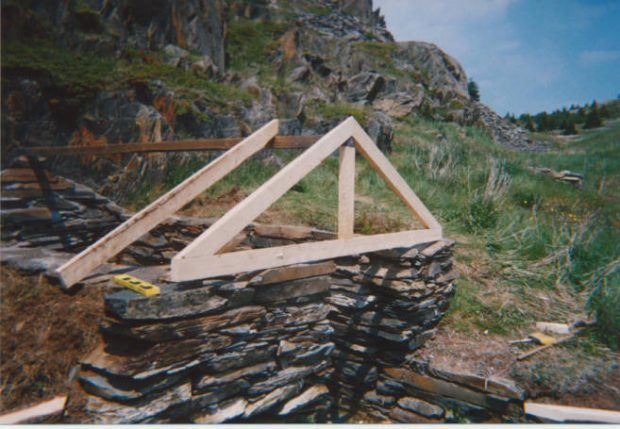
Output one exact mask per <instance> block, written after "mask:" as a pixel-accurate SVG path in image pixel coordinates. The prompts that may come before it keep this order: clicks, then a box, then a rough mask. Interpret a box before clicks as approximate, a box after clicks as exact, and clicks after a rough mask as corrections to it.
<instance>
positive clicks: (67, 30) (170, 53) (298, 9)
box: [2, 0, 531, 194]
mask: <svg viewBox="0 0 620 429" xmlns="http://www.w3.org/2000/svg"><path fill="white" fill-rule="evenodd" d="M2 20H3V25H2V42H3V50H2V75H3V80H2V86H3V88H2V89H3V91H2V107H3V109H2V140H3V145H2V155H3V163H6V162H8V161H10V159H11V157H12V153H14V150H15V149H16V148H19V147H24V146H30V145H67V144H73V145H88V144H112V143H121V142H129V141H142V142H152V141H159V140H162V139H176V138H188V137H191V138H201V137H203V138H206V137H225V136H234V135H245V134H247V133H249V132H251V130H253V129H255V128H257V127H258V126H260V125H262V124H263V123H265V122H267V121H268V120H270V119H271V118H274V117H279V118H281V119H282V120H283V121H282V124H283V125H282V130H281V133H283V134H315V133H323V132H325V131H327V130H328V129H329V128H331V127H332V126H334V125H335V124H336V123H338V122H339V121H340V120H342V119H343V118H344V117H346V116H349V115H353V116H355V117H356V118H357V119H358V120H359V121H360V122H361V123H362V124H363V125H364V126H365V127H366V129H367V130H368V131H369V132H370V134H371V136H372V137H373V138H374V139H375V140H376V141H377V142H378V143H379V145H380V146H381V147H382V148H383V149H385V150H389V147H390V143H391V139H392V136H393V124H394V121H397V120H403V119H406V118H407V117H409V116H412V115H423V116H427V117H432V118H434V119H437V120H446V121H456V122H459V123H462V124H478V125H481V126H483V127H486V128H488V129H489V130H490V131H491V134H492V135H493V136H494V137H495V139H496V141H497V142H498V143H500V144H505V145H508V146H514V147H519V148H525V149H527V148H530V147H531V142H530V141H529V140H528V139H527V136H526V134H525V133H524V132H522V131H520V130H519V129H517V128H515V127H514V126H513V125H511V124H509V123H508V122H507V121H504V120H503V119H501V118H500V117H498V116H497V115H496V114H495V113H494V112H493V111H491V110H490V109H488V108H486V107H485V106H483V105H480V104H479V103H476V102H473V101H472V100H471V99H470V97H469V95H468V92H467V76H466V74H465V71H464V70H463V69H462V67H461V66H460V65H459V64H458V62H457V61H456V60H455V59H453V58H451V57H450V56H449V55H447V54H446V53H445V52H443V51H442V50H441V49H439V48H438V47H436V46H434V45H432V44H429V43H423V42H399V43H397V42H395V41H394V39H393V37H392V35H391V34H390V32H389V31H388V30H387V29H386V26H385V21H384V19H383V17H382V16H381V15H380V13H379V12H378V11H376V10H373V5H372V1H371V0H301V1H296V2H290V1H285V0H272V1H268V0H228V1H226V0H181V1H174V2H171V1H164V0H154V1H145V0H70V1H65V0H50V1H45V2H43V1H30V2H18V1H12V0H8V1H6V2H4V3H3V4H2ZM165 159H166V158H164V157H163V156H159V155H151V156H149V157H141V156H134V157H127V158H125V159H120V158H119V159H92V160H88V161H87V162H85V161H84V160H82V162H81V163H79V165H78V163H75V162H73V161H59V162H58V163H56V165H57V166H58V168H62V169H63V170H65V171H64V172H65V173H66V172H67V170H69V171H71V170H73V171H74V172H75V174H76V175H78V176H79V172H80V171H84V170H86V171H87V172H88V175H89V176H90V177H91V180H92V181H91V182H90V184H93V185H94V184H95V183H98V184H99V185H100V186H101V181H104V182H106V180H107V178H109V177H112V178H113V179H112V181H111V182H110V183H105V185H104V186H105V189H107V190H108V191H109V192H110V193H111V194H118V193H119V192H121V191H123V192H124V191H126V189H127V186H126V183H123V180H118V179H119V177H120V178H125V179H124V180H131V183H136V182H137V181H138V182H139V180H137V179H139V177H134V176H135V174H132V175H130V176H131V178H128V177H127V174H126V172H125V171H124V170H125V168H124V167H125V166H126V165H127V163H131V165H132V168H133V169H134V170H135V171H141V172H143V173H144V172H148V171H150V170H153V168H150V167H155V170H156V173H152V172H151V173H148V174H151V175H152V174H155V176H154V177H155V179H156V178H157V175H158V174H160V173H161V171H160V173H157V171H159V170H160V169H161V168H165V165H166V163H165V162H164V160H165ZM84 164H86V165H84ZM157 166H159V167H157ZM147 167H149V168H147ZM93 174H94V175H93ZM144 174H146V173H144ZM144 174H142V176H144ZM114 178H116V179H114Z"/></svg>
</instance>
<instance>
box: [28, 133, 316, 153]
mask: <svg viewBox="0 0 620 429" xmlns="http://www.w3.org/2000/svg"><path fill="white" fill-rule="evenodd" d="M320 137H321V136H276V137H274V138H273V139H271V140H270V141H269V142H268V144H267V145H266V146H265V148H271V149H305V148H308V147H310V146H312V145H313V144H314V143H316V142H317V141H318V140H319V138H320ZM241 141H243V138H241V137H233V138H226V139H198V140H167V141H163V142H159V143H123V144H111V145H101V146H42V147H32V148H24V149H22V150H21V152H22V153H23V154H26V155H38V156H52V155H58V156H67V155H115V154H119V153H139V152H182V151H209V150H228V149H230V148H232V147H234V146H235V145H237V144H239V143H240V142H241Z"/></svg>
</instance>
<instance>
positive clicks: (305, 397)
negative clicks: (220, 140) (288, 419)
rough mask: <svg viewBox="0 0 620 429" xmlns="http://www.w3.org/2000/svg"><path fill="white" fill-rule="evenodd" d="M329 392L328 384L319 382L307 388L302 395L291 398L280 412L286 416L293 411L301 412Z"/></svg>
mask: <svg viewBox="0 0 620 429" xmlns="http://www.w3.org/2000/svg"><path fill="white" fill-rule="evenodd" d="M328 394H329V389H328V388H327V386H325V385H323V384H317V385H316V386H312V387H310V388H309V389H306V390H305V391H304V392H303V393H302V394H301V395H299V396H296V397H295V398H293V399H291V400H289V401H288V402H287V403H286V404H284V406H283V407H282V409H281V410H280V412H279V413H278V414H279V415H281V416H286V415H288V414H291V413H295V412H299V411H300V410H302V409H304V408H305V407H308V406H309V405H312V404H314V403H315V402H317V401H318V400H320V399H321V398H322V397H324V396H326V395H328Z"/></svg>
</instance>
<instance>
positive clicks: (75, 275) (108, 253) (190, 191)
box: [56, 120, 279, 288]
mask: <svg viewBox="0 0 620 429" xmlns="http://www.w3.org/2000/svg"><path fill="white" fill-rule="evenodd" d="M278 126H279V122H278V121H277V120H273V121H271V122H269V123H268V124H267V125H265V126H263V127H262V128H260V129H259V130H258V131H256V132H254V133H253V134H251V135H250V136H248V137H247V138H245V139H244V140H243V141H242V142H241V143H239V144H238V145H235V146H234V147H233V148H232V149H230V150H228V151H227V152H225V153H224V154H222V155H221V156H220V157H219V158H217V159H215V160H214V161H213V162H211V163H209V164H208V165H207V166H205V167H203V168H202V169H201V170H199V171H197V172H196V173H194V174H193V175H192V176H190V177H189V178H187V179H185V180H184V181H183V182H181V183H180V184H179V185H177V186H176V187H174V188H173V189H172V190H171V191H169V192H168V193H166V194H164V195H162V196H161V197H159V198H158V199H157V200H156V201H154V202H153V203H151V204H149V205H148V206H147V207H145V208H144V209H142V210H140V211H139V212H138V213H136V214H135V215H134V216H132V217H131V218H130V219H128V220H127V221H126V222H124V223H123V224H121V225H119V226H118V227H117V228H115V229H114V230H112V231H111V232H109V233H108V234H107V235H105V236H104V237H103V238H101V239H99V240H98V241H97V242H96V243H94V244H92V245H91V246H89V247H88V248H86V249H85V250H84V251H82V252H81V253H79V254H77V255H76V256H74V257H73V258H71V259H70V260H69V261H68V262H67V263H65V264H64V265H62V266H61V267H60V268H58V269H57V271H56V275H57V276H58V278H59V279H60V281H61V284H62V286H63V287H64V288H69V287H71V286H73V285H74V284H76V283H77V282H79V281H80V280H81V279H83V278H84V277H86V276H87V275H88V274H89V273H90V272H91V271H93V270H94V269H95V268H96V267H97V266H98V265H100V264H102V263H104V262H106V261H107V260H108V259H109V258H111V257H113V256H115V255H117V254H118V253H119V252H120V251H121V250H123V249H124V248H125V247H127V246H129V245H130V244H131V243H133V242H134V241H135V240H137V239H138V238H140V237H141V236H142V235H144V234H146V233H147V232H149V231H150V230H151V229H153V228H155V227H156V226H157V225H158V224H159V223H161V222H163V221H164V220H166V219H167V218H169V217H170V216H171V215H173V214H174V213H175V212H176V211H177V210H179V209H181V208H182V207H183V206H184V205H185V204H187V203H188V202H190V201H191V200H193V199H194V198H196V197H197V196H198V195H199V194H200V193H201V192H203V191H204V190H205V189H208V188H209V187H210V186H212V185H213V184H214V183H216V182H217V181H219V180H220V179H221V178H222V177H224V176H225V175H226V174H228V173H230V172H231V171H232V170H234V169H235V168H237V167H238V166H239V165H240V164H241V163H242V162H243V161H245V160H246V159H248V158H249V157H250V156H252V155H253V154H255V153H256V152H258V151H259V150H261V149H262V148H264V147H265V145H266V144H267V143H268V142H269V141H270V140H271V139H273V138H274V137H275V135H276V134H277V133H278ZM237 232H239V231H237ZM237 232H235V233H234V234H231V235H230V236H228V237H227V238H228V240H230V239H231V238H232V237H233V236H234V235H235V234H236V233H237ZM228 240H227V241H228ZM224 244H226V242H224V243H222V245H221V246H220V247H222V246H223V245H224Z"/></svg>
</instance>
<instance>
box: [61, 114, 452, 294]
mask: <svg viewBox="0 0 620 429" xmlns="http://www.w3.org/2000/svg"><path fill="white" fill-rule="evenodd" d="M278 127H279V122H278V121H277V120H273V121H271V122H269V123H268V124H266V125H264V126H263V127H262V128H260V129H259V130H257V131H256V132H254V133H253V134H251V135H250V136H248V137H246V138H245V139H244V140H243V141H241V142H240V143H238V144H237V145H235V146H234V147H233V148H231V149H230V150H228V151H227V152H225V153H224V154H222V155H221V156H220V157H219V158H217V159H216V160H215V161H213V162H211V163H210V164H208V165H206V166H205V167H203V168H202V169H201V170H199V171H198V172H196V173H194V174H193V175H192V176H190V177H189V178H187V179H186V180H185V181H183V182H182V183H180V184H179V185H177V186H176V187H175V188H173V189H172V190H170V191H169V192H168V193H166V194H164V195H163V196H161V197H160V198H158V199H157V200H156V201H154V202H153V203H151V204H149V205H148V206H147V207H145V208H144V209H142V210H140V211H139V212H138V213H136V214H135V215H133V216H132V217H131V218H130V219H128V220H127V221H125V222H124V223H122V224H121V225H119V226H118V227H116V228H115V229H114V230H112V231H110V232H109V233H108V234H106V235H105V236H104V237H102V238H101V239H99V240H98V241H97V242H95V243H94V244H92V245H91V246H89V247H88V248H86V249H85V250H83V251H82V252H81V253H79V254H77V255H75V256H74V257H73V258H71V259H70V260H69V261H68V262H66V263H65V264H63V265H62V266H61V267H60V268H58V269H57V270H56V271H55V274H56V276H57V277H58V278H59V279H60V282H61V285H62V286H63V287H64V288H69V287H71V286H73V285H75V284H76V283H78V282H79V281H80V280H82V279H83V278H84V277H86V276H87V275H88V274H90V273H91V272H92V271H93V270H94V269H95V268H97V267H98V266H99V265H101V264H103V263H105V262H106V261H107V260H108V259H109V258H111V257H113V256H115V255H117V254H118V253H119V252H121V251H122V250H123V249H124V248H126V247H127V246H129V245H130V244H131V243H133V242H134V241H136V240H137V239H139V238H140V237H141V236H142V235H144V234H146V233H147V232H149V231H150V230H152V229H153V228H155V227H156V226H157V225H158V224H160V223H161V222H163V221H164V220H166V219H167V218H169V217H170V216H171V215H173V214H174V213H175V212H176V211H178V210H179V209H181V208H182V207H183V206H184V205H185V204H187V203H188V202H190V201H191V200H193V199H194V198H195V197H197V196H198V195H199V194H200V193H202V192H203V191H205V190H206V189H208V188H209V187H210V186H212V185H213V184H214V183H216V182H217V181H219V180H220V179H222V178H223V177H224V176H225V175H226V174H228V173H230V172H231V171H232V170H234V169H235V168H237V167H238V166H239V165H240V164H241V163H243V162H244V161H245V160H246V159H248V158H249V157H251V156H252V155H253V154H255V153H256V152H258V151H259V150H261V149H263V148H264V147H266V146H267V144H269V142H270V141H272V140H273V139H274V138H275V136H276V135H277V133H278ZM351 140H353V141H354V142H355V147H353V145H351V144H350V143H349V142H350V141H351ZM338 148H340V172H339V185H338V189H339V191H338V193H339V199H338V239H337V240H328V241H319V242H312V243H302V244H296V245H290V246H281V247H274V248H268V249H255V250H247V251H240V252H232V253H225V254H216V252H218V250H220V249H221V248H222V247H223V246H224V245H225V244H226V243H227V242H229V241H230V240H231V239H232V238H233V237H234V236H235V234H237V233H238V232H240V231H241V230H242V229H243V228H244V227H245V226H246V225H247V224H248V223H250V222H252V221H253V220H254V219H255V218H256V217H258V216H259V215H260V214H261V213H262V212H263V211H264V210H265V209H267V208H268V207H269V206H270V205H271V204H272V203H273V202H275V201H276V200H277V199H278V198H280V197H281V196H282V195H284V193H285V192H286V191H287V190H289V189H290V188H291V187H292V186H294V185H295V184H296V183H297V182H298V181H299V180H301V179H302V178H303V177H304V176H305V175H306V174H308V173H309V172H310V171H312V170H313V169H314V168H315V167H316V166H318V165H319V164H320V163H321V162H322V161H323V160H324V159H325V158H327V157H328V156H329V155H330V154H332V153H333V152H334V151H335V150H336V149H338ZM356 149H357V150H358V151H359V152H360V153H361V154H362V155H363V156H364V157H365V158H366V159H367V160H368V161H369V163H370V164H371V166H372V167H373V168H374V169H375V170H376V171H377V172H378V173H379V175H381V176H382V177H383V178H384V180H385V181H386V182H387V184H388V185H389V186H390V188H391V189H392V190H393V191H394V192H395V193H396V194H397V195H398V196H399V197H400V198H401V199H402V200H403V201H404V202H405V204H406V205H407V206H408V207H409V209H410V210H411V211H412V212H413V213H414V214H415V215H417V216H418V217H419V218H420V220H421V221H422V223H423V224H424V226H425V227H426V228H427V229H421V230H414V231H404V232H397V233H390V234H378V235H372V236H357V237H354V236H353V209H354V206H353V204H354V203H353V201H354V186H355V150H356ZM440 238H441V226H440V225H439V223H438V222H437V220H436V219H435V218H434V217H433V215H432V214H431V213H430V212H429V211H428V209H427V208H426V207H425V206H424V204H423V203H422V202H421V201H420V200H419V198H418V197H417V196H416V195H415V193H414V192H413V191H412V190H411V188H410V187H409V186H408V185H407V183H406V182H405V181H404V179H403V178H402V177H401V176H400V175H399V174H398V172H397V171H396V170H395V169H394V167H393V166H392V165H391V164H390V162H389V161H388V160H387V158H386V157H385V156H384V155H383V153H381V151H380V150H379V149H378V148H377V146H376V145H375V144H374V142H373V141H372V140H371V139H370V137H369V136H368V135H367V134H366V133H365V132H364V130H363V129H362V127H361V126H360V125H359V124H358V123H357V121H355V119H354V118H352V117H350V118H348V119H346V120H345V121H343V122H342V123H341V124H340V125H338V126H337V127H336V128H334V129H333V130H331V131H330V132H329V133H327V134H326V135H325V136H323V137H322V138H321V139H319V140H318V141H317V142H316V143H315V144H314V145H313V146H311V147H310V148H309V149H307V150H306V151H305V152H304V153H302V154H301V155H300V156H299V157H297V158H296V159H294V160H293V161H292V162H291V163H289V164H288V165H287V166H286V167H284V168H283V169H282V170H281V171H279V172H278V173H277V174H276V175H274V176H273V177H272V178H271V179H269V180H268V181H267V182H266V183H264V184H263V185H262V186H261V187H259V188H258V189H257V190H256V191H254V192H253V193H252V194H251V195H250V196H248V197H247V198H246V199H245V200H243V201H242V202H241V203H239V204H238V205H237V206H235V207H234V208H233V209H231V210H230V211H229V212H228V213H226V214H225V215H224V216H223V217H222V218H220V219H219V220H218V221H217V222H216V223H215V224H213V225H212V226H211V227H210V228H209V229H208V230H206V231H205V232H204V233H203V234H202V235H200V236H199V237H198V238H196V240H194V241H193V242H192V243H190V245H189V246H187V247H186V248H185V249H184V250H183V251H181V252H180V253H179V254H177V255H176V256H175V257H174V258H172V261H171V279H172V280H173V281H189V280H195V279H201V278H208V277H215V276H221V275H228V274H234V273H237V272H240V271H254V270H259V269H266V268H273V267H279V266H284V265H290V264H295V263H300V262H309V261H316V260H322V259H330V258H334V257H339V256H346V255H352V254H359V253H364V252H372V251H377V250H383V249H389V248H394V247H407V246H413V245H415V244H417V243H423V242H429V241H434V240H438V239H440Z"/></svg>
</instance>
